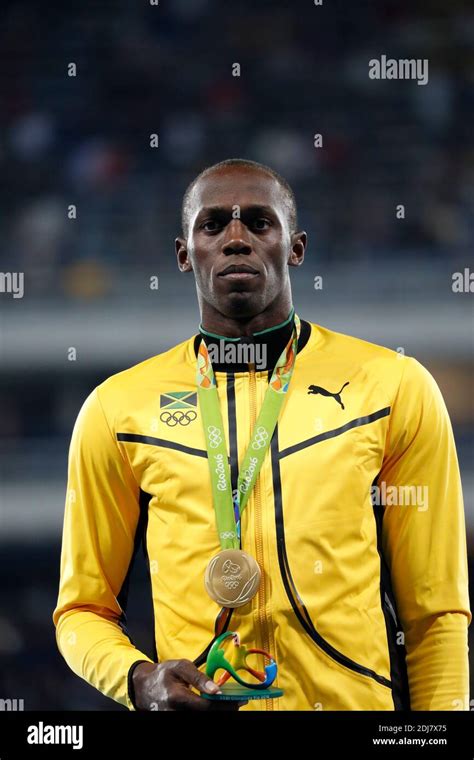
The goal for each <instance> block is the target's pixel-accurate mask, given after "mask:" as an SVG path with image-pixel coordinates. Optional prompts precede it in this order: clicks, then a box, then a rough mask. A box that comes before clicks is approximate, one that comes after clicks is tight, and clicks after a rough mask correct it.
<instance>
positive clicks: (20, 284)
mask: <svg viewBox="0 0 474 760" xmlns="http://www.w3.org/2000/svg"><path fill="white" fill-rule="evenodd" d="M24 281H25V275H24V273H23V272H0V293H11V294H12V295H13V298H23V295H24V292H25V288H24Z"/></svg>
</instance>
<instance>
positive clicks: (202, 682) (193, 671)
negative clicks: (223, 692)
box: [174, 660, 220, 694]
mask: <svg viewBox="0 0 474 760" xmlns="http://www.w3.org/2000/svg"><path fill="white" fill-rule="evenodd" d="M174 675H175V676H176V678H177V679H178V680H180V681H182V682H183V683H185V684H187V685H189V686H194V688H196V689H197V690H198V691H203V692H204V693H205V694H219V693H220V688H219V686H218V685H217V684H216V683H214V681H212V680H211V679H210V678H209V676H207V675H206V674H205V673H201V671H200V670H198V669H197V667H196V666H195V665H194V663H193V662H191V660H180V661H179V663H178V665H177V667H176V668H175V670H174Z"/></svg>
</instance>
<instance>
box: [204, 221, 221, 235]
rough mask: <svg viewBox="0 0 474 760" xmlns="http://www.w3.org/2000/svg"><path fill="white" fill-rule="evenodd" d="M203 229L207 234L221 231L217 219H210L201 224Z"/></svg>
mask: <svg viewBox="0 0 474 760" xmlns="http://www.w3.org/2000/svg"><path fill="white" fill-rule="evenodd" d="M201 229H202V230H205V231H206V232H216V230H218V229H219V222H218V221H217V220H216V219H208V220H207V222H203V223H202V224H201Z"/></svg>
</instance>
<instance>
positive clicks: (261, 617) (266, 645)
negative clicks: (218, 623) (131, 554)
mask: <svg viewBox="0 0 474 760" xmlns="http://www.w3.org/2000/svg"><path fill="white" fill-rule="evenodd" d="M249 370H250V372H249V380H250V424H251V430H252V431H253V429H254V427H255V423H256V421H257V407H256V401H257V382H256V376H255V365H254V364H249ZM254 502H255V545H256V553H257V557H256V559H257V562H258V565H259V567H260V568H262V581H261V584H260V589H259V591H258V610H257V615H258V623H259V627H260V631H261V637H262V648H263V649H265V651H266V652H269V651H270V632H269V625H268V620H267V616H266V604H267V600H266V588H265V586H266V576H265V573H264V567H265V564H264V552H263V528H262V493H261V485H260V475H259V476H258V478H257V481H256V483H255V486H254ZM265 709H266V710H273V700H271V699H266V700H265Z"/></svg>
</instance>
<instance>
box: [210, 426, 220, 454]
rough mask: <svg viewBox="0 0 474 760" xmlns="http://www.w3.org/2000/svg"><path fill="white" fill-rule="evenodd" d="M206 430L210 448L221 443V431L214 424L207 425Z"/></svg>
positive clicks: (214, 447)
mask: <svg viewBox="0 0 474 760" xmlns="http://www.w3.org/2000/svg"><path fill="white" fill-rule="evenodd" d="M207 432H208V433H209V446H210V447H211V449H216V448H217V447H218V446H219V445H220V444H221V443H222V436H221V431H220V430H219V428H217V427H215V425H209V427H208V428H207Z"/></svg>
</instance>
